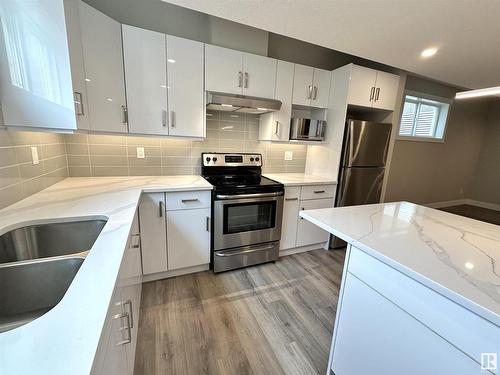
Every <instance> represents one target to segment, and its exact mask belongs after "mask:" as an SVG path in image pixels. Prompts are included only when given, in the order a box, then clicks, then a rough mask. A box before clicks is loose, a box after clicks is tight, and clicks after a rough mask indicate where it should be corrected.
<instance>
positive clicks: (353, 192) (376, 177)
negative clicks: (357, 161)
mask: <svg viewBox="0 0 500 375" xmlns="http://www.w3.org/2000/svg"><path fill="white" fill-rule="evenodd" d="M384 171H385V168H342V173H341V176H340V184H339V192H338V195H337V202H336V206H337V207H343V206H354V205H358V204H372V203H379V202H380V194H381V191H382V182H383V180H384Z"/></svg>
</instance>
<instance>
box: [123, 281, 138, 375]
mask: <svg viewBox="0 0 500 375" xmlns="http://www.w3.org/2000/svg"><path fill="white" fill-rule="evenodd" d="M141 289H142V284H133V285H128V286H126V287H124V288H123V289H122V291H121V297H122V305H123V310H124V313H127V314H128V319H129V323H130V343H129V344H127V345H124V346H125V354H126V356H127V369H128V372H127V374H129V375H133V373H134V363H135V350H136V347H137V331H138V326H139V312H140V304H141Z"/></svg>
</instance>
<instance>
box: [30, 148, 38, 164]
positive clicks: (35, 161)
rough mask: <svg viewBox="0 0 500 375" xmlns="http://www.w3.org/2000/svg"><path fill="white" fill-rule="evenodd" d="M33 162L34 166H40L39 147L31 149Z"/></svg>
mask: <svg viewBox="0 0 500 375" xmlns="http://www.w3.org/2000/svg"><path fill="white" fill-rule="evenodd" d="M31 160H32V162H33V165H37V164H40V159H38V148H37V147H34V146H33V147H31Z"/></svg>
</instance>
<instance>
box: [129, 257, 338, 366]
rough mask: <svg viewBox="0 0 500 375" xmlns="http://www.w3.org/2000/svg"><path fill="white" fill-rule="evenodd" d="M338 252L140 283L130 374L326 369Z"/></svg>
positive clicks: (335, 292)
mask: <svg viewBox="0 0 500 375" xmlns="http://www.w3.org/2000/svg"><path fill="white" fill-rule="evenodd" d="M344 256H345V251H343V250H340V251H338V250H337V251H326V250H315V251H310V252H307V253H301V254H295V255H290V256H286V257H282V258H281V259H280V260H279V261H277V262H275V263H268V264H263V265H259V266H254V267H249V268H244V269H241V270H235V271H230V272H225V273H221V274H217V275H216V274H213V273H212V272H200V273H197V274H192V275H186V276H180V277H176V278H172V279H167V280H161V281H154V282H150V283H146V284H144V285H143V292H142V293H143V294H142V296H143V297H142V305H141V315H140V322H139V333H138V342H137V352H136V361H135V375H156V374H162V375H163V374H165V375H168V374H176V375H185V374H186V375H187V374H196V375H199V374H217V375H224V374H230V375H241V374H266V375H273V374H287V375H292V374H308V375H309V374H311V375H312V374H321V375H323V374H325V373H326V367H327V362H328V354H329V348H330V340H331V337H332V328H333V323H334V319H335V309H336V306H337V300H338V292H339V289H340V281H341V275H342V267H343V262H344Z"/></svg>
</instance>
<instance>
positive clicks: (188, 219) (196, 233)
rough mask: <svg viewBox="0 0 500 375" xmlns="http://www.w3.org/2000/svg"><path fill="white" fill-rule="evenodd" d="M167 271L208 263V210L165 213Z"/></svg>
mask: <svg viewBox="0 0 500 375" xmlns="http://www.w3.org/2000/svg"><path fill="white" fill-rule="evenodd" d="M167 249H168V269H169V270H176V269H180V268H186V267H194V266H199V265H201V264H207V263H210V208H203V209H195V210H178V211H168V212H167Z"/></svg>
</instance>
